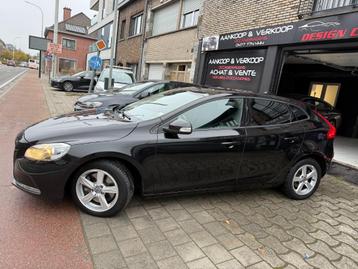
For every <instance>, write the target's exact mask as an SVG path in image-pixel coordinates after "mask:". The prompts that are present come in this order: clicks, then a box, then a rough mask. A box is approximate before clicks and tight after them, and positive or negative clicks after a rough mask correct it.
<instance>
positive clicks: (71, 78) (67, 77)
mask: <svg viewBox="0 0 358 269" xmlns="http://www.w3.org/2000/svg"><path fill="white" fill-rule="evenodd" d="M55 80H58V81H65V80H70V81H75V80H79V77H73V76H62V77H58V78H56V79H55Z"/></svg>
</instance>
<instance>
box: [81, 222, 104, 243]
mask: <svg viewBox="0 0 358 269" xmlns="http://www.w3.org/2000/svg"><path fill="white" fill-rule="evenodd" d="M83 228H84V232H85V234H86V237H87V238H88V239H91V238H95V237H99V236H103V235H109V234H111V230H110V229H109V227H108V224H107V223H96V224H91V225H83Z"/></svg>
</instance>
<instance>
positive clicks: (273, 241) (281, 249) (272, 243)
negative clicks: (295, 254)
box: [258, 235, 289, 254]
mask: <svg viewBox="0 0 358 269" xmlns="http://www.w3.org/2000/svg"><path fill="white" fill-rule="evenodd" d="M258 241H259V242H260V243H262V244H263V245H265V246H266V247H269V248H272V249H273V250H274V251H275V252H276V253H277V254H284V253H287V252H288V251H289V250H288V248H286V247H285V246H284V245H282V243H281V242H280V241H279V240H278V239H277V238H276V237H273V236H272V235H270V236H268V237H265V238H261V239H258Z"/></svg>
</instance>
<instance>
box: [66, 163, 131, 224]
mask: <svg viewBox="0 0 358 269" xmlns="http://www.w3.org/2000/svg"><path fill="white" fill-rule="evenodd" d="M133 191H134V186H133V180H132V176H131V174H130V172H129V171H128V169H127V168H126V167H125V166H124V165H122V164H121V163H120V162H116V161H111V160H100V161H95V162H92V163H89V164H87V165H85V166H84V167H82V168H81V169H80V170H79V171H78V172H77V173H76V175H75V177H74V181H73V184H72V197H73V200H74V201H75V203H76V204H77V205H78V206H79V208H80V209H81V210H82V211H84V212H86V213H88V214H91V215H94V216H98V217H110V216H114V215H115V214H117V213H118V212H119V211H121V210H122V209H123V208H125V206H126V205H127V204H128V203H129V201H130V200H131V198H132V196H133Z"/></svg>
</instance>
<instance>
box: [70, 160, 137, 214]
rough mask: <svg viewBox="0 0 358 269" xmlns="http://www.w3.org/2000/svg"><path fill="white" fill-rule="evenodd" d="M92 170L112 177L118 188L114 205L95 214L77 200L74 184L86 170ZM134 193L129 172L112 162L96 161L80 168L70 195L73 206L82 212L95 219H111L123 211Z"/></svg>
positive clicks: (73, 182)
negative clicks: (101, 171) (97, 170)
mask: <svg viewBox="0 0 358 269" xmlns="http://www.w3.org/2000/svg"><path fill="white" fill-rule="evenodd" d="M92 169H100V170H103V171H105V172H107V173H108V174H110V175H111V176H112V178H113V179H114V180H115V181H116V183H117V186H118V198H117V201H116V202H115V203H114V205H113V206H112V207H111V208H110V209H108V210H107V211H103V212H97V211H93V210H91V209H89V208H87V207H86V206H85V205H84V204H82V202H81V201H80V200H79V197H78V195H77V192H76V184H77V181H78V180H79V177H80V176H81V175H82V174H83V173H85V172H86V171H88V170H92ZM133 193H134V185H133V178H132V175H131V173H130V171H129V170H128V169H127V167H125V166H124V165H123V164H122V163H120V162H118V161H113V160H106V159H103V160H98V161H94V162H91V163H88V164H86V165H84V166H82V167H81V168H80V169H79V170H78V171H77V172H76V174H75V176H74V178H73V181H72V186H71V194H72V199H73V201H74V202H75V204H76V205H77V206H78V207H79V208H80V209H81V210H82V211H84V212H86V213H88V214H90V215H93V216H97V217H112V216H114V215H116V214H117V213H118V212H119V211H121V210H123V209H124V208H125V207H126V206H127V205H128V203H129V202H130V201H131V199H132V197H133Z"/></svg>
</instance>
